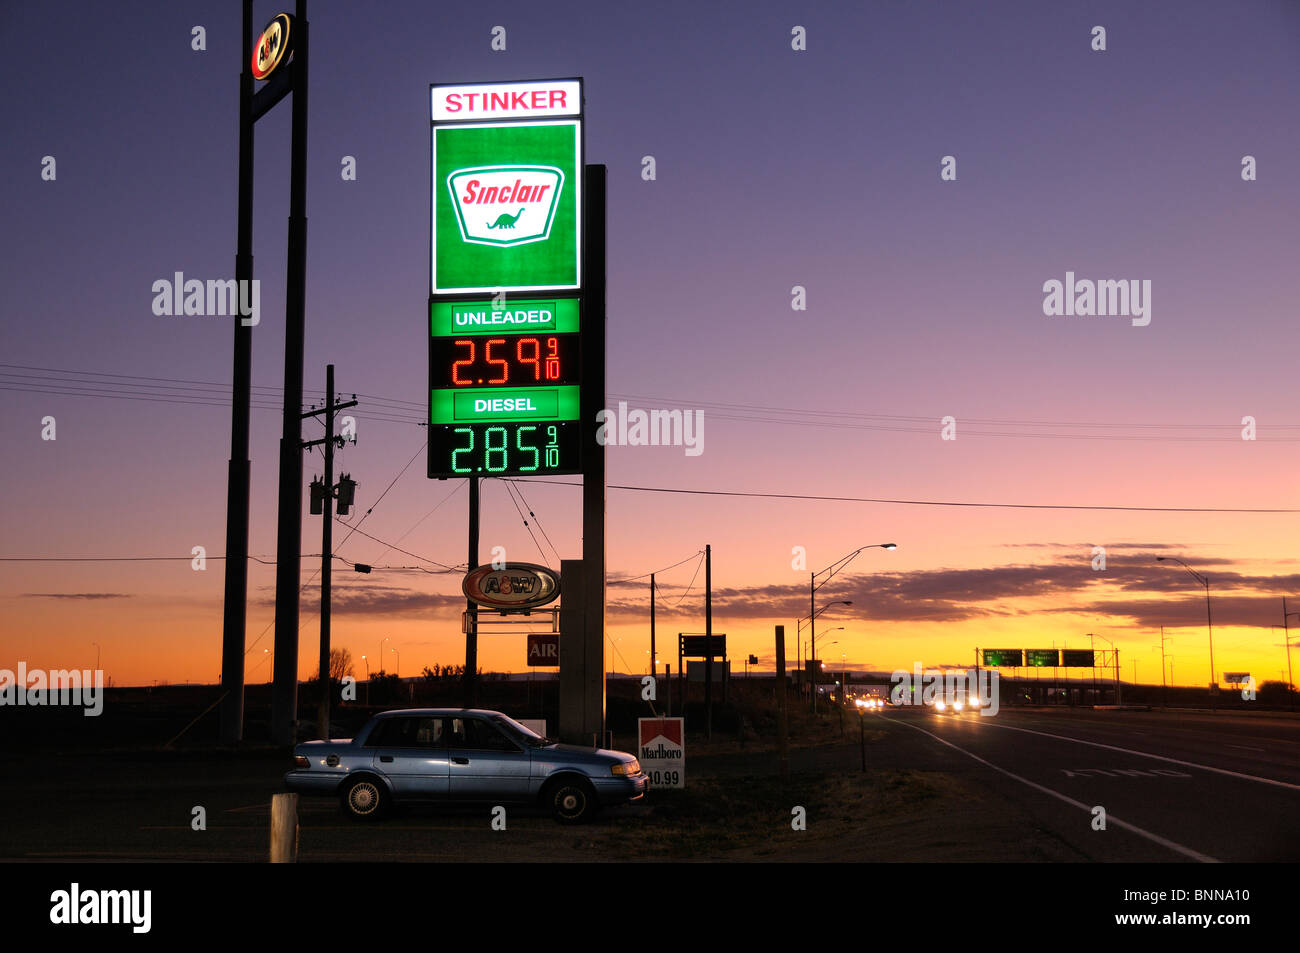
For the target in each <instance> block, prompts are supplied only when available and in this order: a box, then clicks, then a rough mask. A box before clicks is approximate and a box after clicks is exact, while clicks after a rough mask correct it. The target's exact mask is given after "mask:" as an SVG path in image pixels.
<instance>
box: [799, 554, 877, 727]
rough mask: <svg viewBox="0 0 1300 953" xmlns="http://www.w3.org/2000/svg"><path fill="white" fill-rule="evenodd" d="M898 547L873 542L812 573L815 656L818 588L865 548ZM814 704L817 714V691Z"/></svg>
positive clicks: (811, 629)
mask: <svg viewBox="0 0 1300 953" xmlns="http://www.w3.org/2000/svg"><path fill="white" fill-rule="evenodd" d="M897 548H898V544H896V543H872V544H871V545H869V546H859V547H858V548H857V549H855V550H853V552H851V553H849V554H848V555H847V556H842V557H840V558H839V559H837V560H835V562H833V563H831V564H830V565H829V566H827V567H826V568H825V569H822V570H819V571H818V572H815V573H811V574H810V578H809V580H808V612H809V618H808V626H809V633H810V634H811V636H812V654H813V656H814V657H816V655H817V590H818V589H820V588H821V587H822V586H824V585H826V583H828V582H830V581H831V580H832V579H834V578H835V576H836V574H837V573H839V572H840V571H841V570H842V569H843V568H844V567H845V566H847V565H848V564H849V563H851V562H853V560H854V558H855V557H856V556H857V555H858V553H860V552H862V551H863V550H864V549H890V550H893V549H897ZM823 573H828V575H827V576H826V578H825V579H823V580H822V581H821V582H820V583H819V582H818V581H817V577H818V576H820V575H822V574H823ZM812 706H813V709H812V710H813V714H814V715H815V714H817V693H816V692H813V698H812Z"/></svg>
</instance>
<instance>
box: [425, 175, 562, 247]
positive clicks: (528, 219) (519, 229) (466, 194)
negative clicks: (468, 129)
mask: <svg viewBox="0 0 1300 953" xmlns="http://www.w3.org/2000/svg"><path fill="white" fill-rule="evenodd" d="M447 188H449V189H450V190H451V196H452V206H453V207H454V208H455V209H456V220H457V222H459V224H460V236H461V239H462V240H463V241H467V242H475V243H477V244H479V245H500V246H502V247H506V246H510V245H525V244H527V243H528V242H544V241H546V240H547V239H548V238H550V237H551V222H552V221H554V219H555V209H556V208H557V207H558V206H559V198H560V194H561V193H562V192H563V191H564V172H563V171H562V170H560V169H557V168H555V167H554V166H544V165H506V166H482V167H480V168H477V169H459V170H457V171H456V172H453V173H452V174H451V175H449V176H447ZM516 206H518V208H516Z"/></svg>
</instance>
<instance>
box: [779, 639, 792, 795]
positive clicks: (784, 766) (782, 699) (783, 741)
mask: <svg viewBox="0 0 1300 953" xmlns="http://www.w3.org/2000/svg"><path fill="white" fill-rule="evenodd" d="M776 697H777V721H778V729H779V733H780V736H781V738H780V742H779V749H778V750H779V752H780V757H781V777H782V778H783V779H784V778H788V777H789V776H790V741H789V731H790V726H789V721H788V719H787V717H786V710H785V706H786V691H785V626H783V625H778V626H777V627H776Z"/></svg>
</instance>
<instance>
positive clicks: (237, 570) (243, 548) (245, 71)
mask: <svg viewBox="0 0 1300 953" xmlns="http://www.w3.org/2000/svg"><path fill="white" fill-rule="evenodd" d="M243 8H244V12H243V18H242V20H241V26H240V30H239V37H240V39H239V65H240V69H239V198H238V203H239V204H238V210H237V212H236V217H237V219H238V223H237V225H236V230H237V237H236V250H235V283H236V288H249V287H250V285H249V282H251V281H252V280H253V72H252V70H253V66H252V58H251V56H250V53H251V51H252V48H253V0H244V3H243ZM244 300H251V293H250V294H249V295H248V297H247V298H245V299H244ZM241 310H242V309H241ZM245 317H246V316H245V315H243V314H241V315H240V316H239V319H238V320H236V321H235V349H234V355H235V356H234V370H233V372H232V374H231V388H232V395H231V405H230V461H229V463H228V465H227V470H226V580H225V581H226V586H225V601H224V609H223V618H222V621H221V716H220V720H221V743H222V744H236V743H238V742H240V741H243V740H244V640H245V625H246V623H247V616H248V498H249V478H250V470H251V465H250V463H249V461H248V415H249V408H250V407H251V405H252V404H251V401H252V389H253V371H252V364H253V327H252V325H251V324H250V323H248V322H247V321H245Z"/></svg>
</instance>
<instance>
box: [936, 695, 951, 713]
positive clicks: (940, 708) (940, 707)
mask: <svg viewBox="0 0 1300 953" xmlns="http://www.w3.org/2000/svg"><path fill="white" fill-rule="evenodd" d="M934 707H935V710H936V711H943V710H944V709H945V708H947V707H948V706H947V705H945V704H944V703H943V700H942V699H939V698H936V699H935V700H934Z"/></svg>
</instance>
